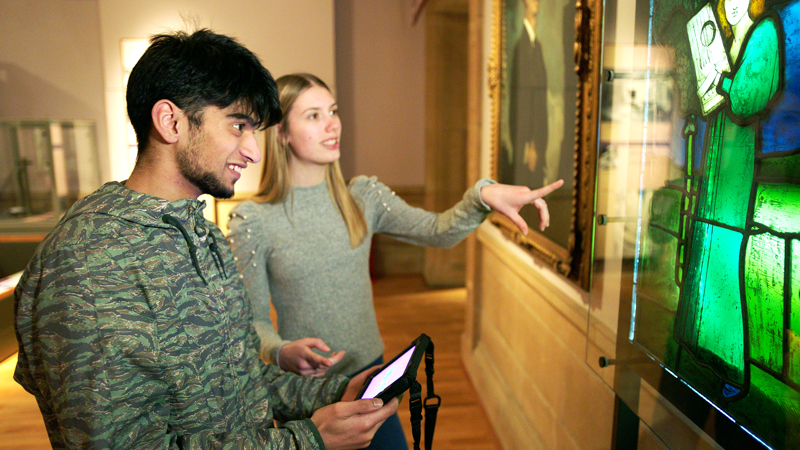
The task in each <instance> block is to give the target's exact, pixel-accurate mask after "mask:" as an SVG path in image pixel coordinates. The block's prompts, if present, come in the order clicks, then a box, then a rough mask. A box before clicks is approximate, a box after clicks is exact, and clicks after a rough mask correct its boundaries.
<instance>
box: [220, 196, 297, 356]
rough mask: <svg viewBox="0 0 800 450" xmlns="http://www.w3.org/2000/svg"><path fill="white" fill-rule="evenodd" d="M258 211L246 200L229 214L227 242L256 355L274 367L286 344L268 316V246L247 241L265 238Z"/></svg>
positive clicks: (258, 241)
mask: <svg viewBox="0 0 800 450" xmlns="http://www.w3.org/2000/svg"><path fill="white" fill-rule="evenodd" d="M258 208H259V205H258V204H257V203H255V202H253V201H249V200H248V201H245V202H242V203H241V204H239V205H237V206H236V207H235V208H234V209H233V210H232V211H231V215H230V218H229V221H228V230H229V233H228V242H229V243H230V245H231V249H232V250H233V256H234V259H235V261H236V267H237V268H238V269H239V276H240V277H241V278H242V281H243V282H244V286H245V290H246V291H247V298H248V300H249V301H250V308H251V309H252V311H253V326H254V327H255V329H256V332H257V333H258V336H259V337H260V338H261V347H260V349H259V356H260V357H261V359H263V360H264V361H266V362H267V363H270V364H277V358H278V351H279V350H280V348H281V347H282V346H283V345H285V344H288V343H289V342H290V341H286V340H283V339H281V337H280V336H279V335H278V333H277V332H276V331H275V327H274V325H273V324H272V318H271V317H270V298H271V296H270V290H269V289H270V288H269V273H268V266H267V261H268V257H269V255H268V251H269V245H267V244H266V243H265V242H264V239H249V237H250V235H256V236H265V237H267V232H266V231H265V230H264V218H263V217H261V215H260V214H259V211H258Z"/></svg>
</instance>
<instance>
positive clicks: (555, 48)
mask: <svg viewBox="0 0 800 450" xmlns="http://www.w3.org/2000/svg"><path fill="white" fill-rule="evenodd" d="M574 17H575V2H574V1H571V0H557V1H546V2H545V1H540V0H507V1H505V2H504V5H503V55H504V64H503V69H502V70H501V80H500V83H501V98H502V101H501V105H502V108H501V111H500V114H501V117H500V145H499V151H498V153H499V154H498V155H497V176H498V179H499V181H500V182H502V183H509V184H519V185H525V186H528V187H530V188H538V187H541V186H543V185H545V184H548V183H552V182H554V181H557V180H559V179H563V180H564V186H563V187H562V188H561V189H559V190H557V191H555V192H554V193H552V194H550V195H549V196H548V197H546V200H547V203H548V205H549V207H550V208H549V209H550V216H551V220H550V223H551V226H550V227H549V228H548V229H547V230H545V231H544V232H542V233H540V232H539V230H538V227H537V225H538V222H539V220H538V213H537V211H536V209H535V208H533V207H532V206H531V207H525V208H523V210H522V216H523V217H524V218H525V220H526V221H527V222H528V224H529V225H531V231H530V232H529V233H537V234H541V235H543V236H544V237H546V238H547V239H549V240H550V241H552V242H553V243H555V244H557V245H558V246H560V247H564V248H567V247H568V246H569V235H570V224H571V219H572V214H573V207H572V199H573V181H574V170H575V99H576V93H577V85H578V79H577V77H576V75H575V70H574V67H575V62H574V56H573V52H574V51H573V47H574V42H575V27H574Z"/></svg>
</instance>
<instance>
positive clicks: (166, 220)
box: [161, 214, 208, 286]
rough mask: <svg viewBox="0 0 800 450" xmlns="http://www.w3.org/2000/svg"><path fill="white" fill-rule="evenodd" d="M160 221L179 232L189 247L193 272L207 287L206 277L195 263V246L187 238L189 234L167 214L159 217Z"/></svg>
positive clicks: (177, 221)
mask: <svg viewBox="0 0 800 450" xmlns="http://www.w3.org/2000/svg"><path fill="white" fill-rule="evenodd" d="M161 221H162V222H164V223H166V224H169V225H172V226H174V227H175V228H177V229H178V231H180V232H181V234H182V235H183V239H184V240H185V241H186V244H187V245H188V246H189V256H191V257H192V265H194V270H196V271H197V274H198V275H200V278H201V279H202V280H203V284H205V285H206V286H208V281H206V277H204V276H203V272H202V271H201V270H200V263H199V262H197V254H196V250H197V246H196V245H194V243H193V242H192V239H191V238H190V237H189V233H188V232H187V231H186V228H183V225H182V224H181V222H180V221H179V220H178V219H176V218H174V217H172V216H170V215H169V214H164V215H163V216H161Z"/></svg>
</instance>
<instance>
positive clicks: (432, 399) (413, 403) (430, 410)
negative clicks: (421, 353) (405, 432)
mask: <svg viewBox="0 0 800 450" xmlns="http://www.w3.org/2000/svg"><path fill="white" fill-rule="evenodd" d="M425 376H426V378H427V379H428V386H427V388H428V396H427V397H425V402H424V403H423V402H422V401H421V400H422V386H421V385H420V384H419V382H418V381H417V380H416V379H415V380H414V381H413V382H412V383H411V388H410V389H409V393H410V395H411V397H410V398H409V399H408V407H409V409H410V410H411V435H412V436H413V437H414V450H419V437H420V426H419V425H420V423H421V422H422V407H423V406H425V449H426V450H430V449H431V447H432V446H433V430H434V429H435V428H436V414H437V413H438V412H439V405H441V403H442V399H441V397H439V396H438V395H436V394H435V393H434V392H433V342H430V343H429V344H428V348H426V349H425Z"/></svg>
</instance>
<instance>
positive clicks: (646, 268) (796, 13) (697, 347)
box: [588, 0, 800, 448]
mask: <svg viewBox="0 0 800 450" xmlns="http://www.w3.org/2000/svg"><path fill="white" fill-rule="evenodd" d="M604 9H605V11H604V14H605V18H604V21H603V23H604V30H603V67H602V80H603V82H602V97H601V101H600V103H601V107H600V131H599V140H600V145H599V150H598V166H597V167H598V169H597V173H598V176H597V212H598V216H597V228H596V236H595V237H596V240H595V253H594V258H593V287H592V295H591V302H592V304H591V308H590V309H591V318H590V323H589V327H590V330H591V333H590V335H591V336H593V337H592V339H593V340H594V344H595V345H596V346H597V347H598V348H600V349H601V352H602V354H603V357H601V358H600V360H599V361H597V360H595V361H588V362H589V364H591V365H593V366H594V367H596V368H597V367H610V368H612V369H613V371H614V374H615V376H608V374H607V373H605V372H604V371H606V370H607V369H597V370H598V371H599V372H600V373H603V374H604V379H607V380H608V381H609V384H611V385H612V387H613V388H614V390H615V392H617V393H618V395H619V397H620V399H621V400H622V401H623V402H624V403H625V404H626V406H627V407H629V408H630V409H631V410H632V411H633V412H634V413H636V414H638V415H639V417H641V419H642V420H643V421H644V422H646V423H647V426H650V427H651V428H653V431H654V432H655V433H656V434H659V435H661V436H662V437H663V436H664V435H665V433H660V432H659V430H658V429H657V428H658V423H656V422H657V421H656V420H655V419H653V418H648V417H646V416H647V415H646V414H644V413H642V412H641V411H639V409H640V407H641V399H640V395H641V392H642V389H643V388H642V386H647V388H648V389H650V390H652V391H653V392H654V395H656V396H658V397H659V398H662V399H665V400H666V401H667V402H668V403H669V404H670V405H671V406H673V407H675V408H676V409H677V410H678V411H679V414H682V415H683V416H684V417H685V419H686V420H687V421H688V422H689V423H690V425H691V426H692V427H694V428H695V429H698V430H700V431H699V432H698V435H704V436H706V437H707V438H709V439H710V440H712V441H714V442H715V443H717V444H719V445H721V446H722V447H724V448H797V447H798V446H799V445H800V338H798V333H800V219H798V218H800V129H799V128H798V124H799V122H800V86H798V85H797V77H798V70H800V64H798V63H800V61H798V58H800V48H798V47H797V43H796V42H795V41H796V40H797V38H798V36H800V35H798V26H799V25H800V2H797V1H787V2H770V1H767V2H765V1H763V0H751V1H749V2H748V1H747V0H727V1H726V0H720V1H719V2H705V1H688V2H686V1H663V0H662V1H655V0H652V1H647V0H607V1H606V2H605V8H604ZM632 12H633V14H632ZM669 439H670V438H669V437H666V438H665V443H667V445H668V446H671V445H670V443H669V442H668V441H669ZM743 446H744V447H743Z"/></svg>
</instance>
